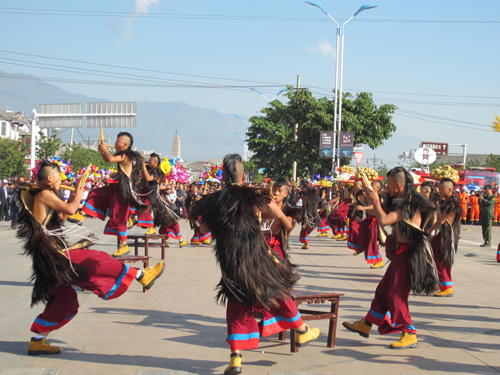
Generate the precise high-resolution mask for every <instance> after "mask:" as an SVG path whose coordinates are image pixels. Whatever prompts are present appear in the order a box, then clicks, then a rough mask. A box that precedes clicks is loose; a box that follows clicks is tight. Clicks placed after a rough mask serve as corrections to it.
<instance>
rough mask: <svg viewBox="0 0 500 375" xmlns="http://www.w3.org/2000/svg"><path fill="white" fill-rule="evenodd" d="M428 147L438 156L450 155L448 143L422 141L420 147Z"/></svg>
mask: <svg viewBox="0 0 500 375" xmlns="http://www.w3.org/2000/svg"><path fill="white" fill-rule="evenodd" d="M423 147H427V148H430V149H432V150H434V152H435V153H436V156H448V143H438V142H422V143H420V148H423Z"/></svg>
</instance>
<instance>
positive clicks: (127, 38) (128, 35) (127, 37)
mask: <svg viewBox="0 0 500 375" xmlns="http://www.w3.org/2000/svg"><path fill="white" fill-rule="evenodd" d="M131 40H132V33H125V34H123V35H122V37H121V38H120V40H119V42H120V43H122V44H123V43H128V42H130V41H131Z"/></svg>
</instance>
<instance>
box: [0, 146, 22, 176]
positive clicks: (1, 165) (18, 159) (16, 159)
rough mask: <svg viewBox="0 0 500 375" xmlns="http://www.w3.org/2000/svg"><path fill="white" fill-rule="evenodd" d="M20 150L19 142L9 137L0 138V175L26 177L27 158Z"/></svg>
mask: <svg viewBox="0 0 500 375" xmlns="http://www.w3.org/2000/svg"><path fill="white" fill-rule="evenodd" d="M25 155H26V154H25V153H24V152H22V151H21V144H20V142H18V141H14V140H12V139H10V138H0V176H1V178H10V177H12V176H23V177H28V175H29V173H28V169H29V165H28V159H26V158H25Z"/></svg>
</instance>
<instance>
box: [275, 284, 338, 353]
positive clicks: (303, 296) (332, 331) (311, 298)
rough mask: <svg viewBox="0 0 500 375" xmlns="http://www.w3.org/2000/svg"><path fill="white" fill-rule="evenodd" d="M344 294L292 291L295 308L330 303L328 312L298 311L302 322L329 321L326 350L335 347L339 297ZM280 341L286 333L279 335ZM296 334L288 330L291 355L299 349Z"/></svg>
mask: <svg viewBox="0 0 500 375" xmlns="http://www.w3.org/2000/svg"><path fill="white" fill-rule="evenodd" d="M343 295H344V294H338V293H321V292H318V293H315V292H305V291H304V292H303V291H293V292H292V300H293V301H294V302H295V304H296V305H297V307H299V306H300V305H301V304H303V303H308V304H320V303H321V304H323V303H326V302H327V301H330V302H331V305H330V312H328V311H320V310H310V309H300V308H299V312H300V315H301V317H302V320H303V321H304V322H306V321H309V320H320V319H330V325H329V327H328V341H327V344H326V346H327V347H328V348H333V347H334V346H335V336H336V333H337V318H338V312H339V302H340V297H341V296H343ZM279 339H280V340H286V331H282V332H280V333H279ZM296 339H297V337H296V333H295V330H294V329H291V330H290V351H291V352H292V353H297V352H298V351H299V348H298V346H297V345H295V341H296Z"/></svg>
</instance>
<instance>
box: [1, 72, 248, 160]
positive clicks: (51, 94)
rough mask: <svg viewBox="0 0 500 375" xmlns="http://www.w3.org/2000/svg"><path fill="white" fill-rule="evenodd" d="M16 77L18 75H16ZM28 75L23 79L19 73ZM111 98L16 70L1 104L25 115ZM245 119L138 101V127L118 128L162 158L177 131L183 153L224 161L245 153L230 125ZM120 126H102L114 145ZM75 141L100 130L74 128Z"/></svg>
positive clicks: (7, 78) (4, 77)
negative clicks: (40, 107) (76, 90)
mask: <svg viewBox="0 0 500 375" xmlns="http://www.w3.org/2000/svg"><path fill="white" fill-rule="evenodd" d="M14 76H15V77H16V79H14V78H13V77H14ZM20 76H21V77H23V78H25V79H19V77H20ZM108 101H113V100H110V99H109V98H106V99H103V98H92V97H88V96H85V95H81V94H75V93H71V92H68V91H65V90H62V89H60V88H58V87H56V86H54V85H51V84H49V83H47V82H44V81H42V80H40V79H37V78H36V77H33V76H30V75H22V74H13V75H9V74H7V73H4V72H1V71H0V108H6V107H7V109H8V110H10V111H14V112H18V111H20V110H23V111H24V112H25V115H26V116H27V117H31V116H32V110H33V109H36V110H37V111H38V105H39V104H40V103H86V102H108ZM241 125H242V124H241V120H239V119H236V118H235V117H234V115H232V114H223V113H220V112H218V111H215V110H209V109H204V108H199V107H193V106H190V105H189V104H186V103H184V102H168V103H165V102H151V101H142V102H138V103H137V128H136V129H126V128H123V129H120V130H123V131H130V133H132V135H133V136H134V139H135V141H134V145H135V147H137V149H138V150H146V151H150V150H151V149H153V150H154V151H156V152H160V153H161V154H162V156H170V155H171V151H172V140H173V137H174V134H175V133H176V132H177V133H178V134H179V136H180V139H181V156H182V158H183V159H185V160H187V161H189V162H194V161H197V160H205V159H206V158H216V159H222V157H223V156H224V155H225V154H227V153H234V152H238V153H242V152H243V141H242V140H241V139H240V138H238V137H237V136H236V135H234V134H233V131H234V130H232V129H240V128H241V127H242V126H241ZM120 130H118V129H103V131H104V134H105V136H107V134H110V139H111V144H113V143H114V139H115V137H116V134H117V133H118V132H119V131H120ZM60 137H61V139H63V141H64V142H69V139H70V130H69V129H68V130H66V129H61V132H60ZM73 137H74V141H75V142H88V139H89V137H90V140H91V142H94V141H97V140H98V137H99V133H98V130H97V129H86V128H79V129H75V131H74V135H73Z"/></svg>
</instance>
